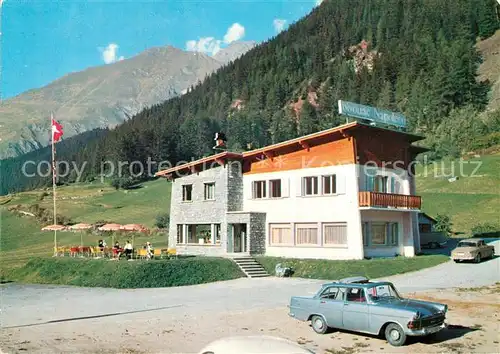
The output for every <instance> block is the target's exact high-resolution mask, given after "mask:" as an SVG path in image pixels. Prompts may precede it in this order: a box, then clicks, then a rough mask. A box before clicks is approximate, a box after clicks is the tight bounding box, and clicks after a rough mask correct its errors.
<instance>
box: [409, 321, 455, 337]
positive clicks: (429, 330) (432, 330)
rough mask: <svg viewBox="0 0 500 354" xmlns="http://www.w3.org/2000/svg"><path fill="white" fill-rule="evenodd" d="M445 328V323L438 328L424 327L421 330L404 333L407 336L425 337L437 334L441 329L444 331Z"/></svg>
mask: <svg viewBox="0 0 500 354" xmlns="http://www.w3.org/2000/svg"><path fill="white" fill-rule="evenodd" d="M446 327H447V324H446V323H443V324H442V325H439V326H432V327H425V328H422V329H417V330H411V329H410V330H408V332H407V333H406V334H407V335H409V336H426V335H429V334H432V333H437V332H439V331H441V330H442V329H445V328H446Z"/></svg>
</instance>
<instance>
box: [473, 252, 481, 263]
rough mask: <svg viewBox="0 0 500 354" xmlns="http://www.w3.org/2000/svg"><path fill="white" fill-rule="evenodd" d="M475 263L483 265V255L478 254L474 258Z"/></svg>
mask: <svg viewBox="0 0 500 354" xmlns="http://www.w3.org/2000/svg"><path fill="white" fill-rule="evenodd" d="M474 262H476V263H481V254H479V253H478V254H476V257H474Z"/></svg>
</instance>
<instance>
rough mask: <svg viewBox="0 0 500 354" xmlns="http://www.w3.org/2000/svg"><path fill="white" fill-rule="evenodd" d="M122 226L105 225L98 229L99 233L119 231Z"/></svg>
mask: <svg viewBox="0 0 500 354" xmlns="http://www.w3.org/2000/svg"><path fill="white" fill-rule="evenodd" d="M121 229H122V225H120V224H105V225H102V226H101V227H100V228H98V230H99V231H120V230H121Z"/></svg>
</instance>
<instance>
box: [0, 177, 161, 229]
mask: <svg viewBox="0 0 500 354" xmlns="http://www.w3.org/2000/svg"><path fill="white" fill-rule="evenodd" d="M170 189H171V184H170V183H169V182H167V181H166V180H164V179H158V180H155V181H151V182H146V183H144V184H142V185H141V188H137V189H131V190H125V191H124V190H115V189H114V188H112V187H110V186H108V185H105V184H100V183H98V184H74V185H69V186H61V187H58V188H57V192H56V193H57V194H56V196H57V213H58V214H61V215H64V216H67V217H70V218H71V219H72V220H73V221H75V222H84V223H89V224H92V223H95V222H96V221H100V220H105V221H110V222H116V223H118V224H129V223H130V224H131V223H134V224H135V223H138V224H144V225H145V226H148V227H153V226H154V223H155V220H156V216H157V215H159V214H165V213H168V212H169V211H170ZM42 192H43V191H41V190H37V191H30V192H23V193H19V194H15V195H11V196H8V197H3V198H0V204H2V203H1V202H2V200H8V199H11V200H10V201H9V202H8V203H5V204H3V205H4V206H5V207H9V206H12V205H17V204H21V205H26V206H28V205H32V204H39V205H40V206H41V207H43V208H47V209H49V210H52V194H51V193H52V191H51V190H50V191H47V193H50V195H48V196H45V197H44V198H43V200H39V199H40V197H41V195H42ZM26 209H27V208H26Z"/></svg>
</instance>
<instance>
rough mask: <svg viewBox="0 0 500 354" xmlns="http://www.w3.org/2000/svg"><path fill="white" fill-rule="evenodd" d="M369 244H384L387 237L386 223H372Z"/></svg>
mask: <svg viewBox="0 0 500 354" xmlns="http://www.w3.org/2000/svg"><path fill="white" fill-rule="evenodd" d="M370 231H371V244H372V245H374V246H380V245H385V244H386V243H387V242H386V237H387V225H386V224H385V223H372V227H371V230H370Z"/></svg>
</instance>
